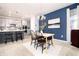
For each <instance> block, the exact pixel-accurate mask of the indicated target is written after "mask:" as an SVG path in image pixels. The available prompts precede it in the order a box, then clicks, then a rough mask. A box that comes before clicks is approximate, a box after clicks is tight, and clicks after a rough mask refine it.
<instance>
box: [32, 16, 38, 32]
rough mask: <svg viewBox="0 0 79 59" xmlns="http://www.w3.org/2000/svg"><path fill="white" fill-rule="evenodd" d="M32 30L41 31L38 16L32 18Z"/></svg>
mask: <svg viewBox="0 0 79 59" xmlns="http://www.w3.org/2000/svg"><path fill="white" fill-rule="evenodd" d="M31 30H33V31H38V30H39V19H38V18H37V17H36V16H32V17H31Z"/></svg>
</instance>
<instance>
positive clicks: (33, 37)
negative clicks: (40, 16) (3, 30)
mask: <svg viewBox="0 0 79 59" xmlns="http://www.w3.org/2000/svg"><path fill="white" fill-rule="evenodd" d="M36 42H37V36H36V33H35V32H34V31H33V30H31V45H32V43H34V47H35V45H36Z"/></svg>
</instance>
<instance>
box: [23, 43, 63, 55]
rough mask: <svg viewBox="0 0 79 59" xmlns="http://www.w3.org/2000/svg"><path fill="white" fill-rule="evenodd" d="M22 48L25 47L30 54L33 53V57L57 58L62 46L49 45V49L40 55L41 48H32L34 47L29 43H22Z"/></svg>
mask: <svg viewBox="0 0 79 59" xmlns="http://www.w3.org/2000/svg"><path fill="white" fill-rule="evenodd" d="M23 46H25V47H26V48H27V49H28V50H29V51H30V52H31V53H33V55H34V56H58V55H59V53H60V51H61V49H62V46H60V45H53V46H52V45H51V46H50V48H49V49H48V50H47V51H46V50H44V52H43V53H42V48H41V47H38V48H37V49H36V48H34V45H33V44H32V45H30V42H27V43H24V44H23Z"/></svg>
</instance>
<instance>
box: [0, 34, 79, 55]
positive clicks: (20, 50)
mask: <svg viewBox="0 0 79 59" xmlns="http://www.w3.org/2000/svg"><path fill="white" fill-rule="evenodd" d="M30 40H31V37H30V36H28V35H27V36H25V39H24V40H23V41H22V40H19V41H17V42H16V41H15V42H9V43H7V44H0V56H34V54H33V52H31V51H30V50H29V49H27V48H26V46H24V44H26V43H28V42H30ZM53 41H54V44H53V46H55V47H56V46H57V45H59V46H61V47H60V48H58V47H57V48H56V50H58V49H60V50H58V51H56V52H58V54H57V56H79V48H76V47H73V46H71V45H70V44H69V43H66V42H61V41H59V40H53ZM38 49H39V48H38ZM55 55H56V54H55ZM52 56H54V55H52Z"/></svg>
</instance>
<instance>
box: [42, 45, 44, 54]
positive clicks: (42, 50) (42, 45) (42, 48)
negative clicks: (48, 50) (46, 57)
mask: <svg viewBox="0 0 79 59" xmlns="http://www.w3.org/2000/svg"><path fill="white" fill-rule="evenodd" d="M43 50H44V46H43V44H42V53H43Z"/></svg>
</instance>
